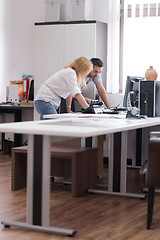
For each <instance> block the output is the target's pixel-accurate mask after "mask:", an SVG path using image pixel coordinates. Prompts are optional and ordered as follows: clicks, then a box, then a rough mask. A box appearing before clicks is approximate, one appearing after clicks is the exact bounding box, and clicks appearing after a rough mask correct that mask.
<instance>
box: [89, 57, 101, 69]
mask: <svg viewBox="0 0 160 240" xmlns="http://www.w3.org/2000/svg"><path fill="white" fill-rule="evenodd" d="M91 62H92V63H93V66H98V67H103V62H102V60H101V59H99V58H91Z"/></svg>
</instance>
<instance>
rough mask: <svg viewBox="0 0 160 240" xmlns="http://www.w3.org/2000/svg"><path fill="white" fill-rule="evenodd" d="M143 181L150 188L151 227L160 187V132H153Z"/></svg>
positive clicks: (143, 168) (148, 224)
mask: <svg viewBox="0 0 160 240" xmlns="http://www.w3.org/2000/svg"><path fill="white" fill-rule="evenodd" d="M140 173H141V175H142V181H143V183H144V184H145V186H146V187H147V188H148V209H147V229H150V227H151V223H152V215H153V208H154V195H155V189H156V188H160V132H159V131H157V132H151V133H150V138H149V144H148V161H147V162H145V163H144V164H143V166H142V167H141V170H140Z"/></svg>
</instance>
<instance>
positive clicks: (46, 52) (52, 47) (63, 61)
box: [34, 20, 107, 97]
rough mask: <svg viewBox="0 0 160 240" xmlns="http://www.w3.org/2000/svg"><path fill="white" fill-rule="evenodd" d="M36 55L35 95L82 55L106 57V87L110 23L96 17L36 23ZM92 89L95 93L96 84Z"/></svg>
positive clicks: (104, 74) (104, 79) (104, 72)
mask: <svg viewBox="0 0 160 240" xmlns="http://www.w3.org/2000/svg"><path fill="white" fill-rule="evenodd" d="M34 56H35V59H34V62H35V66H34V80H35V81H34V83H35V95H36V93H37V91H38V89H39V88H40V86H41V84H42V83H43V82H44V81H45V80H46V79H47V78H48V77H50V76H51V75H52V74H53V73H55V72H56V71H59V70H60V69H62V68H63V67H64V66H65V65H67V64H69V63H70V62H72V61H73V60H74V59H76V58H78V57H80V56H86V57H87V58H89V59H90V58H92V57H99V58H101V59H102V60H103V62H104V69H103V71H102V78H103V83H104V86H106V71H107V63H106V62H107V24H106V23H102V22H98V21H94V20H93V21H74V22H50V23H47V22H44V23H35V54H34ZM90 92H91V94H92V95H93V96H94V94H95V89H94V86H92V87H90ZM93 96H92V97H93Z"/></svg>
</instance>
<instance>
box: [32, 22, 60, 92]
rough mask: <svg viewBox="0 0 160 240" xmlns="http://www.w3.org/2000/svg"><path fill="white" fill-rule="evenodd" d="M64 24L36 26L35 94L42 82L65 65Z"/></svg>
mask: <svg viewBox="0 0 160 240" xmlns="http://www.w3.org/2000/svg"><path fill="white" fill-rule="evenodd" d="M63 56H64V26H63V25H54V26H53V25H44V26H42V25H40V26H39V25H38V26H36V27H35V59H34V62H35V65H34V78H35V96H36V94H37V91H38V90H39V88H40V86H41V85H42V83H43V82H44V81H45V80H46V79H47V78H48V77H50V76H51V75H52V74H53V73H55V72H57V71H59V70H60V69H61V68H63V66H64V57H63Z"/></svg>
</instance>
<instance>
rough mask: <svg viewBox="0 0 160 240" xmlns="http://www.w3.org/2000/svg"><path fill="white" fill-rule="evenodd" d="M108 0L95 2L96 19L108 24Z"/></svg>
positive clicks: (94, 0) (94, 12)
mask: <svg viewBox="0 0 160 240" xmlns="http://www.w3.org/2000/svg"><path fill="white" fill-rule="evenodd" d="M107 9H108V0H93V17H94V19H96V20H98V21H101V22H107Z"/></svg>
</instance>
